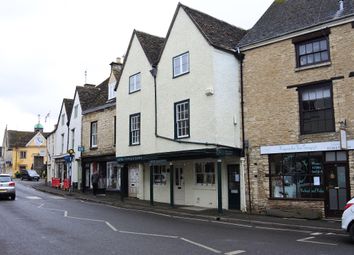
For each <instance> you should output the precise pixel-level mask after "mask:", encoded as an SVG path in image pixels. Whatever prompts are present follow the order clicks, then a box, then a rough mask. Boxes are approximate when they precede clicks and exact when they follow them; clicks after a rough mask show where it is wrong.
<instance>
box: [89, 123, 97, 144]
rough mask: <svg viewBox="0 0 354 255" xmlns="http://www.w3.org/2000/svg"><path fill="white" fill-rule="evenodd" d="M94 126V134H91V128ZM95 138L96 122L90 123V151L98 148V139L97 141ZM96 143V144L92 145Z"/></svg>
mask: <svg viewBox="0 0 354 255" xmlns="http://www.w3.org/2000/svg"><path fill="white" fill-rule="evenodd" d="M94 126H95V129H96V130H95V131H96V132H95V133H93V127H94ZM97 136H98V123H97V121H92V122H91V123H90V148H91V149H95V148H97V147H98V139H97ZM94 142H96V143H94Z"/></svg>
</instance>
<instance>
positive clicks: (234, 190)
mask: <svg viewBox="0 0 354 255" xmlns="http://www.w3.org/2000/svg"><path fill="white" fill-rule="evenodd" d="M227 175H228V195H229V209H234V210H240V209H241V185H240V179H241V178H240V165H236V164H235V165H227Z"/></svg>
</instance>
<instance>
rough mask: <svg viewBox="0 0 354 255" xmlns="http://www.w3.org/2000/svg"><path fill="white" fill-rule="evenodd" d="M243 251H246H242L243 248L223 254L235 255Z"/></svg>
mask: <svg viewBox="0 0 354 255" xmlns="http://www.w3.org/2000/svg"><path fill="white" fill-rule="evenodd" d="M244 252H246V251H243V250H237V251H230V252H227V253H225V255H236V254H241V253H244Z"/></svg>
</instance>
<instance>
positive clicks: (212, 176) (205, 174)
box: [194, 161, 216, 186]
mask: <svg viewBox="0 0 354 255" xmlns="http://www.w3.org/2000/svg"><path fill="white" fill-rule="evenodd" d="M208 164H212V166H213V169H212V170H213V172H209V171H206V166H207V165H208ZM197 165H200V167H201V168H200V170H201V171H200V172H198V171H197V170H198V169H197ZM198 175H202V179H203V182H198V180H199V179H200V178H198ZM194 177H195V185H199V186H215V185H216V164H215V162H213V161H201V162H195V163H194ZM210 180H211V181H210Z"/></svg>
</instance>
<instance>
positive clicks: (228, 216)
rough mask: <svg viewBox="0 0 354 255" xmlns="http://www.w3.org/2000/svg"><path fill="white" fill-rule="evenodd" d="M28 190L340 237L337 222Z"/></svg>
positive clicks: (109, 195)
mask: <svg viewBox="0 0 354 255" xmlns="http://www.w3.org/2000/svg"><path fill="white" fill-rule="evenodd" d="M31 186H32V187H33V188H34V189H36V190H39V191H43V192H47V193H51V194H54V195H59V196H64V197H68V198H69V197H70V198H73V199H78V200H84V201H90V202H94V203H101V204H106V205H110V206H115V207H121V208H127V209H134V210H140V211H147V212H150V213H157V214H162V215H165V216H169V217H174V218H193V219H200V220H207V221H220V222H225V223H226V222H227V223H231V224H235V225H246V224H247V225H254V226H258V227H263V228H277V229H283V230H305V231H314V232H326V233H337V234H338V233H342V234H343V233H344V232H343V230H341V228H340V227H341V226H340V225H341V221H340V219H337V218H330V219H317V220H310V219H298V218H281V217H274V216H268V215H260V214H249V213H244V212H241V211H236V210H223V213H221V214H220V213H218V211H217V209H210V208H200V207H193V206H174V207H171V206H170V204H165V203H157V202H154V205H151V204H150V201H146V200H140V199H136V198H124V200H122V199H121V197H120V194H119V192H106V194H100V195H97V196H94V195H93V194H92V192H91V191H86V192H85V193H84V192H82V191H80V190H75V191H65V190H61V189H56V188H52V187H51V186H49V185H47V184H46V183H44V182H33V183H31Z"/></svg>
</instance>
